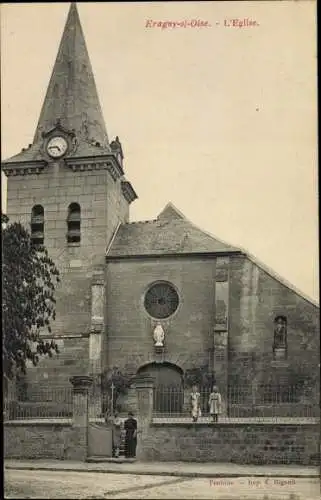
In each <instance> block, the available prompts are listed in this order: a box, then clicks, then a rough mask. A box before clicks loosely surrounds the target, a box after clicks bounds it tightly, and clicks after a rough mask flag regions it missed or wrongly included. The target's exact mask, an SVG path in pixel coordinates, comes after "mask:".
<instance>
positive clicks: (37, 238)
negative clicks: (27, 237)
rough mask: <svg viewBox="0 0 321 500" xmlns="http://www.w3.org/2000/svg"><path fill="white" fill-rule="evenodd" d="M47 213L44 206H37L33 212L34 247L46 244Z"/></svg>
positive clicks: (32, 233) (32, 231) (32, 236)
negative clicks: (45, 224)
mask: <svg viewBox="0 0 321 500" xmlns="http://www.w3.org/2000/svg"><path fill="white" fill-rule="evenodd" d="M44 223H45V212H44V209H43V206H42V205H35V206H34V207H33V209H32V211H31V240H32V243H33V244H34V245H43V242H44Z"/></svg>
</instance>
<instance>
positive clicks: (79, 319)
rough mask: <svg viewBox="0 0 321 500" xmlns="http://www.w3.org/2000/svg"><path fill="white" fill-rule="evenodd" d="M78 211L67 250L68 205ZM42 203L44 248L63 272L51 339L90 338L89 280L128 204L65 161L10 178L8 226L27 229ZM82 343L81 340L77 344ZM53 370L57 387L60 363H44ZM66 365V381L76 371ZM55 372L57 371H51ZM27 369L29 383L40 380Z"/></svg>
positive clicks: (105, 175)
mask: <svg viewBox="0 0 321 500" xmlns="http://www.w3.org/2000/svg"><path fill="white" fill-rule="evenodd" d="M73 202H77V203H79V204H80V207H81V243H80V245H79V246H70V245H68V244H67V241H66V234H67V223H66V219H67V213H68V206H69V205H70V203H73ZM36 204H41V205H42V206H43V207H44V215H45V224H44V231H45V239H44V244H45V246H46V248H47V249H48V252H49V255H50V257H51V258H52V259H53V260H54V262H55V263H56V265H57V267H58V269H59V271H60V273H61V283H60V285H59V286H58V287H57V290H56V298H57V304H56V312H57V315H56V321H55V322H53V325H52V331H53V335H54V336H59V335H68V336H72V335H73V334H74V335H79V334H89V331H90V320H91V317H90V313H91V279H92V275H93V271H94V269H95V268H104V265H105V252H106V247H107V246H108V243H109V241H110V239H111V238H112V235H113V233H114V231H115V229H116V227H117V225H118V223H119V222H120V221H127V220H128V203H127V202H126V201H125V200H124V197H123V195H122V192H121V184H120V180H119V179H118V180H117V181H116V182H115V181H114V180H113V179H112V177H111V175H110V174H109V172H108V171H106V170H101V171H98V170H94V171H76V172H73V171H72V170H71V169H69V168H68V167H66V166H65V165H64V164H63V162H61V163H60V164H59V162H57V163H54V164H52V165H50V166H48V167H47V168H46V169H45V170H44V171H43V172H42V173H40V174H39V175H36V174H34V175H25V176H22V175H16V176H10V177H9V178H8V195H7V215H8V217H9V220H10V222H14V221H20V222H22V223H23V224H24V225H25V226H26V227H27V228H28V229H29V230H30V219H31V210H32V207H33V206H34V205H36ZM80 342H81V343H82V341H80ZM77 344H78V339H77V340H76V339H74V341H73V346H74V349H75V351H74V352H75V354H74V356H73V358H74V360H77V361H78V362H79V367H81V369H82V370H83V369H84V363H85V362H86V361H87V360H88V356H87V355H86V353H85V351H83V356H81V357H78V353H77ZM44 365H45V368H46V370H47V368H48V369H49V370H51V377H50V383H52V384H53V385H55V384H56V383H60V380H59V379H60V378H61V377H60V368H61V363H59V361H58V362H57V359H56V357H54V358H52V359H49V360H45V361H44ZM68 366H69V368H68V369H67V363H66V364H65V365H64V371H69V376H70V375H74V374H75V370H76V371H77V368H76V366H75V365H73V366H72V364H70V365H68ZM55 369H56V371H55ZM33 370H34V369H33V368H30V369H29V378H30V379H32V378H33V373H34V374H35V380H36V379H37V377H38V375H37V374H36V372H33Z"/></svg>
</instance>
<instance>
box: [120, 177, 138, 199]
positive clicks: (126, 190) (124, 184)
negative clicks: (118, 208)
mask: <svg viewBox="0 0 321 500" xmlns="http://www.w3.org/2000/svg"><path fill="white" fill-rule="evenodd" d="M121 190H122V193H123V195H124V197H125V199H126V201H128V203H132V202H133V201H134V200H136V199H137V198H138V196H137V194H136V192H135V190H134V188H133V186H132V185H131V183H130V182H129V181H126V180H122V181H121Z"/></svg>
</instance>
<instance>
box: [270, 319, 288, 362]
mask: <svg viewBox="0 0 321 500" xmlns="http://www.w3.org/2000/svg"><path fill="white" fill-rule="evenodd" d="M273 353H274V359H285V358H286V356H287V319H286V317H285V316H277V317H276V318H275V319H274V342H273Z"/></svg>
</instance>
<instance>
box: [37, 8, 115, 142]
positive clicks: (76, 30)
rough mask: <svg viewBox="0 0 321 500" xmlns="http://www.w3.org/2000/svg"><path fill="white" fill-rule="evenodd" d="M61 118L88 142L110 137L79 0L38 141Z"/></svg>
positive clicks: (49, 92) (68, 23)
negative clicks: (101, 105) (80, 14)
mask: <svg viewBox="0 0 321 500" xmlns="http://www.w3.org/2000/svg"><path fill="white" fill-rule="evenodd" d="M57 121H59V122H60V124H61V126H62V127H64V128H65V129H67V130H74V132H75V133H76V135H77V137H78V138H79V139H81V140H83V141H85V142H92V141H94V142H96V143H99V144H100V145H101V146H105V147H108V145H109V141H108V136H107V131H106V127H105V123H104V119H103V114H102V110H101V107H100V103H99V98H98V94H97V89H96V84H95V80H94V75H93V72H92V67H91V64H90V60H89V56H88V51H87V47H86V42H85V38H84V34H83V31H82V27H81V24H80V19H79V15H78V11H77V6H76V3H75V2H72V3H71V5H70V9H69V13H68V17H67V21H66V25H65V29H64V32H63V35H62V39H61V42H60V46H59V50H58V55H57V58H56V62H55V65H54V68H53V71H52V75H51V78H50V82H49V86H48V90H47V94H46V97H45V100H44V103H43V106H42V110H41V113H40V118H39V122H38V125H37V129H36V132H35V136H34V143H37V142H39V141H40V140H41V139H42V136H41V134H42V132H47V131H48V130H50V129H52V128H54V127H55V125H56V124H57Z"/></svg>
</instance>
